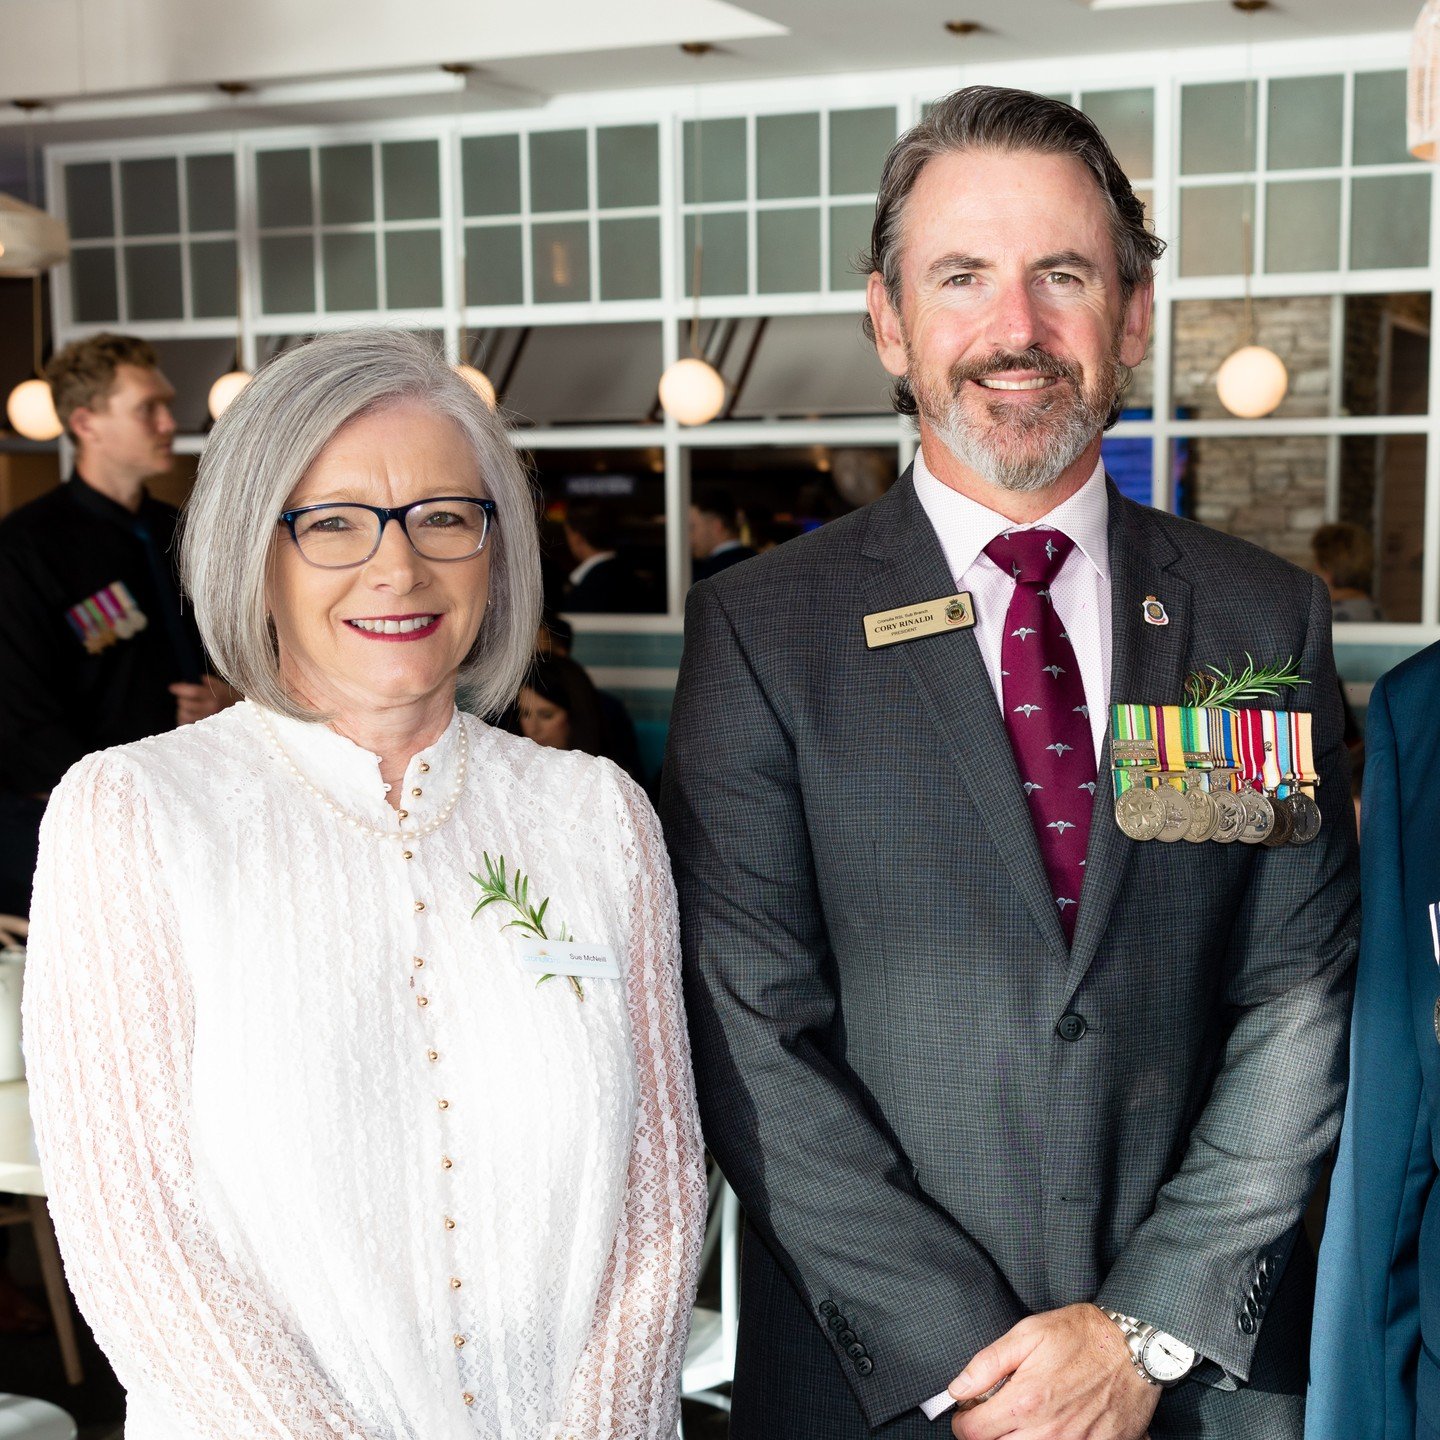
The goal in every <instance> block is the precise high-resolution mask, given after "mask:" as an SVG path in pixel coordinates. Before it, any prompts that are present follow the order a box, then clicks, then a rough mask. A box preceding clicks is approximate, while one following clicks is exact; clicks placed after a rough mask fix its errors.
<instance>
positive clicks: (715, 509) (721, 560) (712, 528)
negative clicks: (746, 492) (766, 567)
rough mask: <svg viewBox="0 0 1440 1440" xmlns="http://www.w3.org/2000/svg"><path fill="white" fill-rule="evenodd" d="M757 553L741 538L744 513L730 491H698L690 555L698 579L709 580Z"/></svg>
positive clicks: (693, 502)
mask: <svg viewBox="0 0 1440 1440" xmlns="http://www.w3.org/2000/svg"><path fill="white" fill-rule="evenodd" d="M755 553H756V552H755V551H754V550H753V549H752V548H751V547H750V546H749V545H747V544H746V543H745V542H744V541H743V540H742V539H741V538H740V511H739V509H738V508H737V507H736V504H735V498H734V496H732V495H731V494H730V492H729V491H728V490H720V489H718V488H714V487H709V488H706V489H704V490H697V491H696V492H695V498H694V499H693V500H691V502H690V555H691V558H692V559H693V560H694V562H695V566H694V571H693V575H694V578H695V579H696V580H708V579H709V578H710V577H711V576H712V575H718V574H719V573H720V572H721V571H722V570H728V569H729V568H730V567H731V566H732V565H738V564H739V563H740V562H741V561H742V560H749V559H750V558H751V557H752V556H754V555H755Z"/></svg>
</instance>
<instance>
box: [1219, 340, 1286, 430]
mask: <svg viewBox="0 0 1440 1440" xmlns="http://www.w3.org/2000/svg"><path fill="white" fill-rule="evenodd" d="M1289 388H1290V375H1289V372H1288V371H1287V370H1286V369H1285V362H1284V361H1283V360H1282V359H1281V358H1280V357H1279V356H1278V355H1277V354H1276V353H1275V352H1274V351H1273V350H1267V349H1266V348H1265V347H1264V346H1263V345H1242V346H1241V347H1240V348H1239V349H1238V350H1236V351H1234V352H1233V353H1232V354H1230V355H1229V356H1228V357H1227V358H1226V360H1225V362H1224V363H1223V364H1222V365H1221V366H1220V369H1219V370H1218V371H1217V372H1216V375H1215V389H1216V392H1217V393H1218V394H1219V396H1220V403H1221V404H1222V405H1223V406H1224V407H1225V408H1226V409H1227V410H1228V411H1229V412H1230V413H1231V414H1232V415H1236V416H1238V417H1239V418H1240V419H1242V420H1258V419H1259V418H1260V417H1261V416H1262V415H1268V414H1270V412H1271V411H1272V410H1274V409H1275V407H1276V406H1277V405H1279V403H1280V402H1281V401H1282V400H1283V399H1284V398H1285V392H1286V391H1287V390H1289Z"/></svg>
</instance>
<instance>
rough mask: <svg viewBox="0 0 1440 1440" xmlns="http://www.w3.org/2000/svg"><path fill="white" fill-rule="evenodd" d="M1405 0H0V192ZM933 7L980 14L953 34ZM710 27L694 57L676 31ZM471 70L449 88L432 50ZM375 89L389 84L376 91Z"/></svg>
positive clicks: (1342, 20) (1259, 29)
mask: <svg viewBox="0 0 1440 1440" xmlns="http://www.w3.org/2000/svg"><path fill="white" fill-rule="evenodd" d="M1418 10H1419V0H1276V3H1275V4H1274V5H1273V6H1272V7H1271V8H1270V9H1269V10H1266V11H1263V12H1261V13H1259V14H1256V15H1250V16H1247V15H1242V14H1240V13H1238V12H1237V11H1236V10H1235V9H1234V8H1233V7H1232V5H1231V4H1230V0H879V3H877V0H745V3H744V4H743V5H741V4H729V3H725V0H623V3H620V0H538V3H536V0H531V3H529V4H524V3H520V4H517V3H514V0H0V189H7V188H8V189H12V190H13V189H16V188H17V187H18V186H19V185H20V184H22V183H23V159H22V157H23V121H22V117H21V115H20V114H19V112H18V111H15V110H12V109H10V108H9V107H7V106H5V105H4V104H3V102H4V101H5V100H7V99H20V98H28V97H38V98H40V99H42V100H44V101H46V102H47V106H46V109H45V110H43V111H42V112H40V115H39V117H38V118H37V120H36V122H35V125H34V134H35V137H36V139H37V140H38V141H39V142H40V143H47V142H50V141H60V140H83V139H92V138H102V137H111V136H119V135H136V134H158V133H185V132H190V131H195V130H201V129H207V128H212V127H213V128H221V127H225V128H228V127H229V126H231V125H232V124H234V123H235V114H234V112H233V110H232V109H231V107H230V103H229V102H227V101H225V100H224V99H223V97H220V96H219V95H218V93H217V91H216V90H215V86H216V84H217V82H220V81H226V80H235V81H244V82H247V83H250V84H252V85H254V86H255V87H256V89H255V91H254V93H253V95H252V96H250V97H247V99H246V101H245V102H244V108H243V117H244V118H243V123H244V125H245V126H246V127H247V128H250V127H253V126H256V125H266V124H296V123H306V124H314V123H321V124H323V123H341V122H345V121H353V120H364V119H376V118H388V117H390V116H394V115H399V114H407V115H416V114H425V113H430V112H448V111H453V110H454V109H455V107H456V105H457V103H462V104H464V105H465V106H466V107H467V108H490V109H512V108H519V107H521V106H524V105H527V104H535V105H538V104H543V103H544V102H545V101H546V100H548V99H549V98H551V97H553V96H558V95H565V94H573V93H588V92H593V91H599V90H621V89H627V88H633V87H641V86H644V87H652V86H666V85H672V84H673V85H692V84H695V83H696V82H697V81H700V80H703V81H704V82H706V83H707V84H709V83H725V82H732V81H751V80H763V79H773V78H778V77H782V76H792V75H806V74H842V73H858V72H864V71H873V70H892V69H921V68H930V67H935V66H940V65H948V64H955V65H957V66H960V65H964V66H966V67H967V68H968V67H971V66H977V65H978V66H984V65H987V64H1002V63H1009V62H1015V61H1026V60H1038V59H1043V58H1047V57H1049V58H1063V57H1067V56H1072V55H1073V56H1080V55H1093V54H1105V53H1124V52H1127V51H1135V52H1139V51H1149V52H1153V51H1163V50H1184V49H1187V48H1191V47H1212V46H1224V45H1227V44H1235V45H1241V44H1246V43H1253V44H1254V45H1256V46H1265V47H1267V48H1268V47H1270V46H1272V45H1273V46H1282V47H1288V46H1291V45H1295V44H1301V43H1303V42H1305V41H1311V40H1317V39H1324V38H1327V37H1336V36H1344V35H1350V34H1356V35H1358V34H1362V33H1375V32H1384V31H1400V30H1405V29H1408V28H1409V27H1410V25H1411V24H1412V23H1413V22H1414V19H1415V16H1416V14H1417V13H1418ZM947 20H971V21H977V22H979V23H980V25H981V26H982V27H983V28H982V30H981V31H980V32H978V33H976V34H973V35H969V36H964V37H957V36H954V35H951V34H949V33H948V32H947V31H946V30H945V28H944V22H945V21H947ZM684 40H707V41H712V42H714V43H715V45H716V46H717V50H716V53H714V54H712V55H710V56H708V57H706V58H705V59H704V60H703V61H700V62H697V61H696V60H695V59H693V58H692V57H690V56H687V55H684V54H682V53H681V52H680V49H679V42H681V41H684ZM457 61H460V62H466V63H469V64H472V65H475V66H477V67H478V69H477V73H476V74H475V75H473V76H472V77H471V79H470V82H469V85H468V89H467V93H466V95H465V97H464V99H463V101H458V102H457V99H456V97H455V95H454V92H453V90H449V89H446V88H443V87H446V86H448V85H449V84H451V83H452V82H451V81H450V80H449V77H443V76H441V75H440V74H439V73H438V71H437V67H438V66H439V65H440V64H442V63H445V62H457ZM387 89H388V91H389V93H383V92H384V91H386V90H387Z"/></svg>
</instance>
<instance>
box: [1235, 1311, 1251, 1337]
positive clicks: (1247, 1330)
mask: <svg viewBox="0 0 1440 1440" xmlns="http://www.w3.org/2000/svg"><path fill="white" fill-rule="evenodd" d="M1235 1323H1236V1324H1237V1325H1238V1326H1239V1327H1240V1333H1241V1334H1242V1335H1253V1334H1254V1333H1255V1317H1254V1316H1253V1315H1250V1314H1245V1315H1242V1316H1241V1317H1240V1318H1239V1319H1238V1320H1237V1321H1236V1322H1235Z"/></svg>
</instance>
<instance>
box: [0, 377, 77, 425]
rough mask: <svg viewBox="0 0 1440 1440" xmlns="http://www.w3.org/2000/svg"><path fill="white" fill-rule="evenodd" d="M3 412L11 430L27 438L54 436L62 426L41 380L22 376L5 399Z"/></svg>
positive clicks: (46, 387) (53, 402)
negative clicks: (23, 378) (27, 378)
mask: <svg viewBox="0 0 1440 1440" xmlns="http://www.w3.org/2000/svg"><path fill="white" fill-rule="evenodd" d="M5 416H6V418H7V419H8V420H9V421H10V425H11V428H12V429H13V430H14V431H15V433H16V434H17V435H23V436H24V437H25V438H26V439H27V440H57V439H59V437H60V434H61V432H62V431H63V430H64V429H65V427H64V426H63V425H62V424H61V423H60V417H59V416H58V415H57V414H56V413H55V397H54V396H53V395H52V394H51V393H50V385H49V382H48V381H45V380H22V381H21V382H20V383H19V384H18V385H17V386H16V387H15V388H14V389H13V390H12V391H11V392H10V398H9V399H8V400H7V401H6V402H5Z"/></svg>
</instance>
